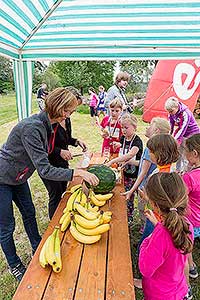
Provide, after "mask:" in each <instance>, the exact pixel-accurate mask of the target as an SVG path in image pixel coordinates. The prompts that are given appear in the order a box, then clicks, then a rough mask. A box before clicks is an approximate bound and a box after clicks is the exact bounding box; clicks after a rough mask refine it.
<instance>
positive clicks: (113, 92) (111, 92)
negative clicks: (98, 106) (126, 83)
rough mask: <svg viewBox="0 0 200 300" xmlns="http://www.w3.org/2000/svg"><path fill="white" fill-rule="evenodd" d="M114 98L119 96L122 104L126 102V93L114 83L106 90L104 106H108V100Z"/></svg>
mask: <svg viewBox="0 0 200 300" xmlns="http://www.w3.org/2000/svg"><path fill="white" fill-rule="evenodd" d="M115 98H119V99H120V100H121V102H122V103H123V104H127V100H126V95H125V93H124V91H123V90H122V89H120V88H118V87H117V86H116V85H113V86H111V87H110V88H109V89H108V91H107V95H106V98H105V102H104V105H105V107H106V108H109V105H110V102H111V101H112V100H113V99H115Z"/></svg>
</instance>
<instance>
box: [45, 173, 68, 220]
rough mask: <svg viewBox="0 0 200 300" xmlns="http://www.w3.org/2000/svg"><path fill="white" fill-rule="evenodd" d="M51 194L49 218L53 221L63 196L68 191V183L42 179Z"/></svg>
mask: <svg viewBox="0 0 200 300" xmlns="http://www.w3.org/2000/svg"><path fill="white" fill-rule="evenodd" d="M42 181H43V182H44V185H45V186H46V189H47V191H48V194H49V218H50V219H52V217H53V215H54V212H55V210H56V208H57V206H58V204H59V202H60V199H61V196H62V194H63V193H64V192H65V191H66V187H67V181H54V180H48V179H44V178H42Z"/></svg>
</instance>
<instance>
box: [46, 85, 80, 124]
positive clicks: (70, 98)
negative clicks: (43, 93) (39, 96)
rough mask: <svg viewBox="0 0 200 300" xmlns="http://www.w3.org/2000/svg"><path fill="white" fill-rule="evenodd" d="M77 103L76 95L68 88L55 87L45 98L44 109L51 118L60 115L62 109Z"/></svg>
mask: <svg viewBox="0 0 200 300" xmlns="http://www.w3.org/2000/svg"><path fill="white" fill-rule="evenodd" d="M76 105H78V101H77V99H76V97H75V96H74V95H73V93H71V92H70V91H69V90H68V89H65V88H61V87H59V88H56V89H55V90H53V91H52V92H51V93H50V94H49V95H48V96H47V98H46V100H45V111H46V112H48V114H49V116H50V118H51V119H55V118H59V117H61V116H62V113H63V110H66V109H68V108H70V107H72V106H76Z"/></svg>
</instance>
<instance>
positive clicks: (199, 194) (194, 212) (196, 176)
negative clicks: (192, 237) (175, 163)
mask: <svg viewBox="0 0 200 300" xmlns="http://www.w3.org/2000/svg"><path fill="white" fill-rule="evenodd" d="M183 180H184V182H185V184H186V186H187V189H188V197H189V202H188V215H187V217H188V219H189V220H190V222H191V223H192V225H193V227H200V168H198V169H193V170H191V171H189V172H187V173H185V174H184V175H183Z"/></svg>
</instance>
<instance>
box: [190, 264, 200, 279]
mask: <svg viewBox="0 0 200 300" xmlns="http://www.w3.org/2000/svg"><path fill="white" fill-rule="evenodd" d="M198 275H199V274H198V272H197V266H196V265H195V263H194V264H193V268H192V269H190V270H189V276H190V277H191V278H197V277H198Z"/></svg>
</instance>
